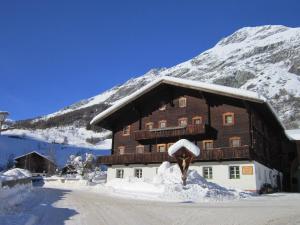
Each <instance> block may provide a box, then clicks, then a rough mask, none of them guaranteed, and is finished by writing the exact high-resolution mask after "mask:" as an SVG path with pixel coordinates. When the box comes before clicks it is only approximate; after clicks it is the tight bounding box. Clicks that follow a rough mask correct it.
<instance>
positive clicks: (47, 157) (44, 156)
mask: <svg viewBox="0 0 300 225" xmlns="http://www.w3.org/2000/svg"><path fill="white" fill-rule="evenodd" d="M32 153H36V154H38V155H39V156H41V157H43V158H45V159H48V160H49V161H51V162H53V163H54V161H53V160H52V159H51V158H50V157H49V156H46V155H43V154H41V153H39V152H37V151H32V152H28V153H26V154H24V155H21V156H18V157H15V158H14V160H16V159H19V158H22V157H24V156H25V155H30V154H32Z"/></svg>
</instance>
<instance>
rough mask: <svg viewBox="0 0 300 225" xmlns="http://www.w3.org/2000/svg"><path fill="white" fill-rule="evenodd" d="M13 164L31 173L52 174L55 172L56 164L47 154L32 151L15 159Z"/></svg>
mask: <svg viewBox="0 0 300 225" xmlns="http://www.w3.org/2000/svg"><path fill="white" fill-rule="evenodd" d="M14 160H15V166H16V167H17V168H21V169H27V170H29V171H30V172H31V173H32V174H33V175H52V174H54V173H55V169H56V165H55V163H54V162H53V160H52V159H50V158H49V157H48V156H45V155H42V154H40V153H39V152H36V151H33V152H29V153H27V154H24V155H22V156H18V157H16V158H15V159H14Z"/></svg>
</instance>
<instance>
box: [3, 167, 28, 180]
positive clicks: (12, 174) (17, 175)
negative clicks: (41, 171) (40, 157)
mask: <svg viewBox="0 0 300 225" xmlns="http://www.w3.org/2000/svg"><path fill="white" fill-rule="evenodd" d="M27 177H32V174H31V173H30V172H29V171H28V170H24V169H20V168H14V169H11V170H8V171H6V172H4V173H0V181H5V180H18V179H23V178H27Z"/></svg>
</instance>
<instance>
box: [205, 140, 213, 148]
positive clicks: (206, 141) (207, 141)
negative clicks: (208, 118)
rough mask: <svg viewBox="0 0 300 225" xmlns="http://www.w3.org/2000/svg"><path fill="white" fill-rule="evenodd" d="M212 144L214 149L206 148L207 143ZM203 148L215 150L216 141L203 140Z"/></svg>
mask: <svg viewBox="0 0 300 225" xmlns="http://www.w3.org/2000/svg"><path fill="white" fill-rule="evenodd" d="M210 142H211V143H212V148H206V143H210ZM202 147H203V149H204V150H210V149H213V148H214V140H203V141H202Z"/></svg>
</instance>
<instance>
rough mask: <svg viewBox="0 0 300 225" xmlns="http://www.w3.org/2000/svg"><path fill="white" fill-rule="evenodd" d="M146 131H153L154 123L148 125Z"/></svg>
mask: <svg viewBox="0 0 300 225" xmlns="http://www.w3.org/2000/svg"><path fill="white" fill-rule="evenodd" d="M146 129H147V130H152V129H153V123H152V122H149V123H146Z"/></svg>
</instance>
